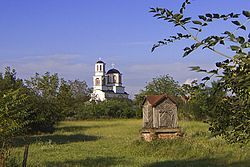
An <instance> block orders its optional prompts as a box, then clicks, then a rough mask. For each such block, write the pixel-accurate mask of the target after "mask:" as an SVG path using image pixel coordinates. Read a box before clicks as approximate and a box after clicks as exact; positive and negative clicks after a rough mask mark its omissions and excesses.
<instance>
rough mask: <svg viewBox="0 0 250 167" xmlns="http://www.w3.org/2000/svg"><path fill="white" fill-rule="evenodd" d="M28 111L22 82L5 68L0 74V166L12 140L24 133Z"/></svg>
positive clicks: (27, 101) (11, 71)
mask: <svg viewBox="0 0 250 167" xmlns="http://www.w3.org/2000/svg"><path fill="white" fill-rule="evenodd" d="M29 110H30V105H29V97H28V95H27V94H26V92H25V88H24V87H23V84H22V81H21V80H19V79H16V72H15V70H11V69H10V68H9V67H7V68H6V69H5V73H4V75H2V74H0V166H2V165H3V166H4V165H5V160H6V158H7V157H8V156H9V149H10V148H11V145H12V140H13V138H14V137H16V136H17V135H22V134H23V133H25V132H26V127H27V124H28V123H29V121H27V117H28V116H29Z"/></svg>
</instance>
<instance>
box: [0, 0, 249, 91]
mask: <svg viewBox="0 0 250 167" xmlns="http://www.w3.org/2000/svg"><path fill="white" fill-rule="evenodd" d="M191 2H192V5H191V6H189V8H188V9H187V14H188V15H190V16H196V15H198V14H204V13H208V12H211V13H230V12H236V13H240V12H241V11H242V10H249V8H250V0H237V1H234V0H220V1H218V0H193V1H191ZM181 4H182V1H180V0H123V1H121V0H35V1H34V0H22V1H20V0H0V70H1V71H3V69H4V67H6V66H11V67H13V68H15V69H16V70H17V73H18V76H19V77H21V78H26V79H27V78H29V77H31V76H32V75H34V73H35V72H38V73H44V72H46V71H50V72H52V73H53V72H57V73H58V74H59V75H60V77H64V78H65V79H81V80H86V81H87V83H88V85H89V86H90V87H91V86H92V75H93V72H94V63H95V62H96V60H98V58H99V57H101V58H102V60H103V61H105V62H106V63H107V66H108V68H109V67H111V64H112V63H114V64H116V65H115V67H116V68H117V69H119V70H120V71H121V72H122V73H123V77H124V78H123V80H124V84H125V86H126V90H127V92H128V93H130V94H131V95H132V96H133V95H134V94H135V93H137V92H138V91H139V90H140V89H143V87H144V86H145V84H146V82H149V81H150V80H151V79H152V78H153V77H156V76H159V75H164V74H170V75H171V76H172V77H174V79H175V80H177V81H179V82H180V83H184V82H185V81H187V80H191V79H195V78H200V77H201V75H200V74H197V73H195V72H190V70H189V69H188V67H189V66H193V65H201V66H203V67H206V68H212V67H213V64H214V63H215V62H216V61H218V60H220V57H219V56H217V55H214V54H212V53H211V52H206V51H205V52H201V51H197V52H195V53H194V54H192V55H190V56H189V57H187V58H182V53H183V52H182V49H183V48H184V47H185V46H186V45H187V44H190V43H189V42H185V41H184V42H178V43H175V44H172V45H169V46H166V47H161V48H159V49H157V50H156V51H155V52H154V53H151V52H150V50H151V47H152V45H153V44H154V43H155V42H156V41H158V40H160V39H163V38H165V37H168V36H169V35H173V34H174V33H176V32H177V31H178V30H175V29H174V28H173V26H171V25H170V24H166V23H165V22H163V21H160V20H157V19H155V18H153V17H152V13H149V12H148V11H149V8H150V7H157V6H161V7H166V8H171V9H173V10H178V9H179V6H180V5H181ZM247 27H249V25H247ZM233 28H234V27H233V26H229V25H227V24H217V25H214V27H211V29H210V30H207V31H205V35H207V34H210V33H220V32H223V31H224V30H225V29H229V30H232V29H233Z"/></svg>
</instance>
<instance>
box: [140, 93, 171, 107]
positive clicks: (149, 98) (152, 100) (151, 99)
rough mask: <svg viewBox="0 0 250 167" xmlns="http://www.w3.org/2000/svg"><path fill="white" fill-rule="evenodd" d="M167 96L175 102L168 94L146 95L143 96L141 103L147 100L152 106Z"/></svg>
mask: <svg viewBox="0 0 250 167" xmlns="http://www.w3.org/2000/svg"><path fill="white" fill-rule="evenodd" d="M167 98H169V99H170V100H171V101H172V102H173V103H175V104H176V102H175V100H173V98H172V97H170V96H168V95H148V96H146V97H145V99H144V101H143V103H142V105H143V104H144V103H145V102H146V101H148V102H149V103H150V104H151V105H152V106H153V107H154V106H156V105H158V104H159V103H160V102H162V101H163V100H164V99H167Z"/></svg>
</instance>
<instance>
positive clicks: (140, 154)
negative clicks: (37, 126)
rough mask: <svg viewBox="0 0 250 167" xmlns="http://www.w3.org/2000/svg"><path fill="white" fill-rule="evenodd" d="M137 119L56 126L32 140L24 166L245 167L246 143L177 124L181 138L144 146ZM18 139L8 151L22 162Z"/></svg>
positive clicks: (249, 154) (200, 126)
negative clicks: (52, 130) (181, 130)
mask: <svg viewBox="0 0 250 167" xmlns="http://www.w3.org/2000/svg"><path fill="white" fill-rule="evenodd" d="M141 125H142V120H100V121H72V122H61V123H60V124H59V125H58V128H57V130H56V132H55V133H53V134H49V135H41V136H32V137H29V138H28V142H29V143H31V144H30V149H29V157H28V166H48V167H50V166H58V167H64V166H93V167H97V166H145V167H156V166H170V167H172V166H197V167H200V166H250V149H249V148H250V145H248V146H244V147H241V146H240V145H237V144H233V145H230V144H227V143H226V142H225V141H224V140H222V139H220V138H211V137H210V134H209V132H208V130H207V129H208V126H207V124H204V123H201V122H180V126H181V127H182V128H183V130H184V131H185V136H184V137H183V138H180V139H174V140H165V141H154V142H150V143H148V142H144V141H142V140H140V138H139V133H138V131H139V129H140V128H141ZM24 144H25V143H24V142H23V141H22V140H21V139H19V140H17V142H16V145H17V147H16V148H15V149H14V150H13V153H14V154H15V155H16V156H17V157H19V158H22V154H23V146H24Z"/></svg>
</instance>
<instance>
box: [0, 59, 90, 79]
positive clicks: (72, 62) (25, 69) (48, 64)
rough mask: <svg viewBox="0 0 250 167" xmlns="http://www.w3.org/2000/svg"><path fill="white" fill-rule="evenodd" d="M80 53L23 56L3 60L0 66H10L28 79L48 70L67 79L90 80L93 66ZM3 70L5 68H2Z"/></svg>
mask: <svg viewBox="0 0 250 167" xmlns="http://www.w3.org/2000/svg"><path fill="white" fill-rule="evenodd" d="M79 59H80V55H75V54H55V55H48V56H33V57H32V56H31V57H21V58H17V59H12V60H6V61H4V62H1V65H0V68H1V69H3V68H4V67H6V66H10V67H12V68H14V69H16V71H17V75H18V77H20V78H24V79H28V78H30V77H31V76H33V75H34V74H35V72H38V73H40V74H43V73H45V72H47V71H49V72H51V73H58V74H59V76H60V77H63V78H65V79H81V80H84V79H86V78H87V80H88V81H89V82H90V80H91V78H92V68H93V67H92V66H91V65H89V64H86V63H81V62H82V61H79ZM79 62H80V63H79ZM1 71H3V70H1Z"/></svg>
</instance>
